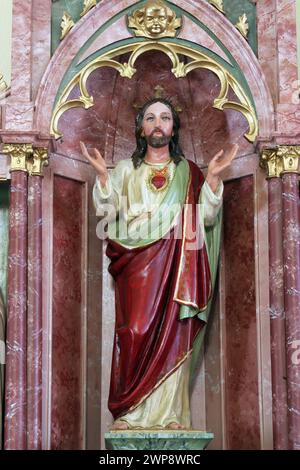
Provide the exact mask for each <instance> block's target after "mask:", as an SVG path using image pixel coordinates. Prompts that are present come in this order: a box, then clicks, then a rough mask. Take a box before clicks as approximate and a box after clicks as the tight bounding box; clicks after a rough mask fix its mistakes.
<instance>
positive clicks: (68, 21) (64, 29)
mask: <svg viewBox="0 0 300 470" xmlns="http://www.w3.org/2000/svg"><path fill="white" fill-rule="evenodd" d="M74 24H75V23H74V21H73V19H72V17H71V15H69V13H68V12H66V11H65V12H64V15H63V17H62V20H61V24H60V27H61V36H60V40H62V39H64V38H65V37H66V35H67V34H68V33H69V32H70V31H71V29H72V28H73V26H74Z"/></svg>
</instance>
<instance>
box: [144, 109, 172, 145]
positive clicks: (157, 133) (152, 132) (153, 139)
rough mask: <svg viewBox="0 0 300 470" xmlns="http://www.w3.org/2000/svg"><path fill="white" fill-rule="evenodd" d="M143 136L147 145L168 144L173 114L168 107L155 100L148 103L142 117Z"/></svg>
mask: <svg viewBox="0 0 300 470" xmlns="http://www.w3.org/2000/svg"><path fill="white" fill-rule="evenodd" d="M142 127H143V134H142V135H143V136H144V137H145V139H146V141H147V143H148V145H150V146H151V147H154V148H161V147H165V146H166V145H168V144H169V142H170V140H171V137H172V133H173V116H172V112H171V110H170V108H169V107H168V106H166V105H165V104H163V103H160V102H157V103H153V104H152V105H150V106H149V107H148V108H147V109H146V111H145V114H144V118H143V123H142Z"/></svg>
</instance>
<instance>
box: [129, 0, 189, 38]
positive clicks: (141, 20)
mask: <svg viewBox="0 0 300 470" xmlns="http://www.w3.org/2000/svg"><path fill="white" fill-rule="evenodd" d="M180 26H181V18H176V13H175V12H174V11H173V10H171V8H169V6H168V5H167V4H166V3H165V2H164V1H162V0H150V1H148V2H147V3H146V4H145V6H144V7H143V8H141V9H139V10H135V12H134V13H133V15H132V16H128V27H129V28H132V29H134V30H135V31H134V33H135V35H136V36H143V37H145V38H151V39H159V38H164V37H175V35H176V30H177V29H178V28H180Z"/></svg>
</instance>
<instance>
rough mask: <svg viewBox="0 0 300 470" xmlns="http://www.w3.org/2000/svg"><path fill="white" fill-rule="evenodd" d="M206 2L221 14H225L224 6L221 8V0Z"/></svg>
mask: <svg viewBox="0 0 300 470" xmlns="http://www.w3.org/2000/svg"><path fill="white" fill-rule="evenodd" d="M208 1H209V3H210V4H211V5H212V6H214V7H215V8H217V10H219V11H220V12H221V13H224V14H225V11H224V6H223V0H208Z"/></svg>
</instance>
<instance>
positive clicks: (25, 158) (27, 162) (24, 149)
mask: <svg viewBox="0 0 300 470" xmlns="http://www.w3.org/2000/svg"><path fill="white" fill-rule="evenodd" d="M3 153H4V154H8V155H10V158H11V164H10V172H12V171H24V172H26V173H28V174H29V175H30V176H43V175H42V170H43V167H44V166H47V165H48V149H47V148H44V147H43V148H40V147H37V148H33V146H32V144H4V146H3Z"/></svg>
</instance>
